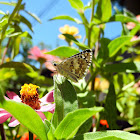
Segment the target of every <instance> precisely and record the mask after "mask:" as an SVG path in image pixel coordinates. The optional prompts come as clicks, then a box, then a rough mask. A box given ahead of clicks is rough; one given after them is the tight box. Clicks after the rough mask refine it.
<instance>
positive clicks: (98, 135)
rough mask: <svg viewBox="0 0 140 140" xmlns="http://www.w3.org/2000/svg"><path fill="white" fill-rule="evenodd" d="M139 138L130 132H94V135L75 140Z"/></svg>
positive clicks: (85, 135)
mask: <svg viewBox="0 0 140 140" xmlns="http://www.w3.org/2000/svg"><path fill="white" fill-rule="evenodd" d="M139 138H140V137H139V136H138V135H135V134H131V133H128V132H123V131H118V130H116V131H115V130H114V131H104V132H92V133H85V134H84V135H80V136H77V137H75V138H74V140H81V139H84V140H89V139H94V140H126V139H127V140H131V139H135V140H139Z"/></svg>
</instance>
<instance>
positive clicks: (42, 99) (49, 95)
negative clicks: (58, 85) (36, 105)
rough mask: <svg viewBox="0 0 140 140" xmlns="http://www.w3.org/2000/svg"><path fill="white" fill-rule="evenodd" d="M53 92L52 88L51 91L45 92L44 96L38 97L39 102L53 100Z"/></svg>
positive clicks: (46, 102) (43, 102) (45, 102)
mask: <svg viewBox="0 0 140 140" xmlns="http://www.w3.org/2000/svg"><path fill="white" fill-rule="evenodd" d="M53 92H54V90H52V91H51V92H49V93H48V94H46V95H45V96H44V97H42V98H41V99H40V101H41V103H42V104H48V103H52V102H54V98H53Z"/></svg>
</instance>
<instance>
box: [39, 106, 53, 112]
mask: <svg viewBox="0 0 140 140" xmlns="http://www.w3.org/2000/svg"><path fill="white" fill-rule="evenodd" d="M54 110H55V104H49V105H44V106H41V107H40V109H38V111H41V112H47V111H49V112H51V113H54Z"/></svg>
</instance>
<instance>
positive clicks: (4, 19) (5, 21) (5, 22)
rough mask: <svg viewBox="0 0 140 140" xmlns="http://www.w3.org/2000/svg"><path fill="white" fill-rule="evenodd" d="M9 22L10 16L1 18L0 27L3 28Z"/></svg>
mask: <svg viewBox="0 0 140 140" xmlns="http://www.w3.org/2000/svg"><path fill="white" fill-rule="evenodd" d="M7 23H8V18H3V19H1V20H0V28H2V27H3V26H4V25H6V24H7Z"/></svg>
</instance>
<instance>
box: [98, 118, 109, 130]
mask: <svg viewBox="0 0 140 140" xmlns="http://www.w3.org/2000/svg"><path fill="white" fill-rule="evenodd" d="M100 124H101V125H106V128H109V125H108V123H107V120H100Z"/></svg>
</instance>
